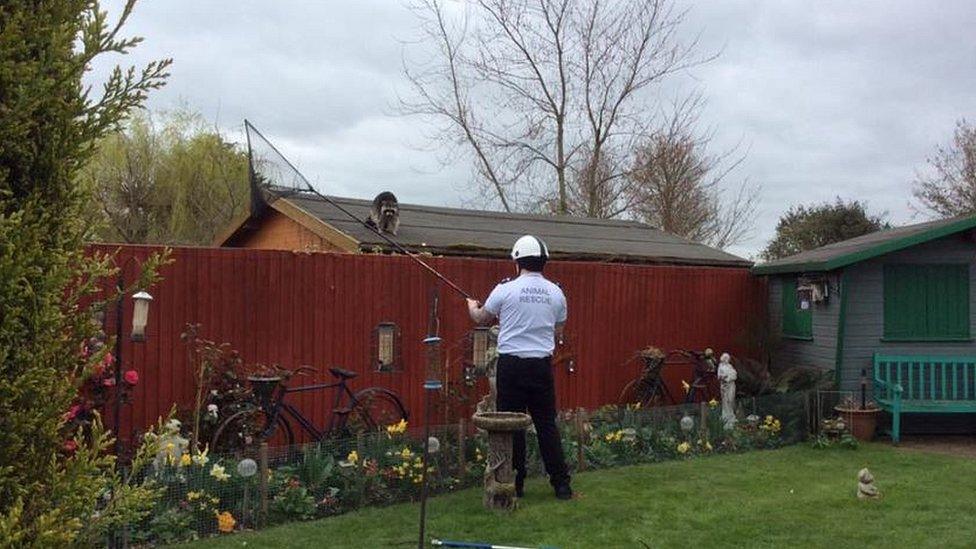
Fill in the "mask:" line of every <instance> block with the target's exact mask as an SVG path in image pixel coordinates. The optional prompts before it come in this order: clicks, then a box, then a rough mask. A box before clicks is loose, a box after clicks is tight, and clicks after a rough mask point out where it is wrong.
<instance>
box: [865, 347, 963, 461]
mask: <svg viewBox="0 0 976 549" xmlns="http://www.w3.org/2000/svg"><path fill="white" fill-rule="evenodd" d="M874 400H875V401H876V402H877V403H878V406H879V407H880V408H881V409H882V410H886V411H888V412H891V440H892V442H895V443H897V442H898V441H899V439H900V438H901V414H905V413H926V414H962V413H976V357H958V356H921V355H916V356H912V355H883V354H879V353H875V355H874Z"/></svg>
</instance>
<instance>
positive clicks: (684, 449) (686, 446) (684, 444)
mask: <svg viewBox="0 0 976 549" xmlns="http://www.w3.org/2000/svg"><path fill="white" fill-rule="evenodd" d="M688 450H691V444H688V443H687V442H682V443H681V444H679V445H678V453H679V454H687V453H688Z"/></svg>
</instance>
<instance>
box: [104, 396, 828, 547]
mask: <svg viewBox="0 0 976 549" xmlns="http://www.w3.org/2000/svg"><path fill="white" fill-rule="evenodd" d="M811 398H812V397H811V395H810V394H808V393H787V394H780V395H769V396H763V397H757V398H748V399H740V400H739V402H738V410H737V417H738V420H737V423H736V424H735V426H734V427H731V426H727V425H726V424H725V423H724V422H723V421H722V419H721V410H720V408H719V407H718V406H717V403H712V404H709V403H699V404H691V405H681V406H669V407H655V408H648V409H640V408H638V407H635V406H630V407H626V406H624V407H618V406H607V407H604V408H600V409H597V410H574V411H567V412H563V413H561V414H560V416H559V420H558V425H559V429H560V432H561V435H562V441H563V448H564V454H565V456H566V459H567V462H568V464H569V465H570V468H571V469H572V470H573V471H574V472H579V471H583V470H595V469H603V468H609V467H617V466H623V465H632V464H640V463H653V462H659V461H666V460H673V459H692V458H695V457H700V456H707V455H711V454H721V453H732V452H742V451H749V450H757V449H771V448H777V447H780V446H783V445H787V444H792V443H796V442H799V441H801V440H804V439H805V438H806V437H807V435H808V433H809V432H810V430H811V423H812V422H811V420H810V416H811ZM420 433H421V431H420V430H419V429H414V428H412V427H411V426H408V425H406V424H398V425H392V426H388V428H387V429H386V430H385V431H382V432H376V433H369V434H362V435H360V436H357V437H355V438H345V439H330V440H324V441H320V442H314V443H309V444H303V445H294V446H287V447H268V446H267V445H262V446H257V447H255V448H254V449H251V450H248V451H247V452H244V453H238V454H235V455H217V454H198V455H190V454H188V453H182V451H176V452H173V451H172V450H173V449H174V448H169V449H167V448H166V447H163V448H162V449H161V450H160V454H159V455H157V456H156V460H155V462H154V463H153V465H152V466H151V467H149V468H148V469H147V472H146V473H145V481H150V482H153V483H155V485H156V486H157V487H158V488H159V489H160V497H159V499H158V501H157V502H156V505H155V509H154V510H153V512H152V513H150V514H149V515H148V516H147V517H145V518H143V519H141V520H139V521H138V522H135V523H131V524H128V525H127V526H126V527H125V528H124V532H119V533H118V536H117V539H115V540H112V543H111V545H132V546H139V545H158V544H167V543H176V542H181V541H188V540H193V539H198V538H202V537H208V536H215V535H222V534H229V533H232V532H235V531H240V530H251V529H259V528H264V527H268V526H273V525H277V524H283V523H287V522H292V521H300V520H310V519H314V518H322V517H328V516H333V515H338V514H342V513H346V512H349V511H352V510H355V509H358V508H362V507H367V506H383V505H390V504H394V503H400V502H409V501H416V500H418V499H419V497H420V493H421V478H422V476H421V475H422V472H423V465H422V453H423V437H422V436H420ZM430 433H431V438H430V439H429V440H430V447H431V454H430V459H429V462H428V482H429V490H430V494H432V495H435V496H436V495H437V494H444V493H448V492H452V491H456V490H460V489H463V488H469V487H473V486H479V485H481V484H482V482H483V474H484V467H485V463H484V459H485V456H486V455H487V437H486V435H485V434H484V433H480V432H478V430H477V429H475V428H474V427H473V426H472V425H471V423H470V421H466V420H464V419H462V420H459V421H458V422H457V423H455V424H452V425H440V426H436V427H431V430H430ZM527 437H528V438H529V440H528V441H527V442H528V444H527V447H528V449H529V452H528V459H527V464H528V468H529V475H530V476H532V475H541V474H543V471H542V465H541V460H540V458H539V456H538V445H537V444H536V443H535V439H534V432H533V430H532V429H531V428H530V429H529V432H528V433H527ZM476 497H480V495H479V496H476Z"/></svg>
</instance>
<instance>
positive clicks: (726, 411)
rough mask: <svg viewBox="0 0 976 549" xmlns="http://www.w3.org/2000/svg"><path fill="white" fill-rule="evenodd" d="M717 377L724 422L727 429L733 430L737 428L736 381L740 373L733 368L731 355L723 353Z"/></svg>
mask: <svg viewBox="0 0 976 549" xmlns="http://www.w3.org/2000/svg"><path fill="white" fill-rule="evenodd" d="M716 375H717V376H718V380H719V383H720V387H721V390H722V422H723V423H724V424H725V428H726V429H731V428H732V427H734V426H735V380H736V378H737V377H738V373H737V372H736V371H735V368H734V367H733V366H732V357H730V356H729V353H722V357H721V358H720V359H719V364H718V373H717V374H716Z"/></svg>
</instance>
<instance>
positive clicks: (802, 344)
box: [769, 274, 840, 370]
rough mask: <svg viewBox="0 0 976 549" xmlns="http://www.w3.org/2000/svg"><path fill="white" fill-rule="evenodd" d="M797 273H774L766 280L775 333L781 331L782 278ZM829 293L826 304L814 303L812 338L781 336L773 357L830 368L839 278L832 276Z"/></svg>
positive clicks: (834, 338)
mask: <svg viewBox="0 0 976 549" xmlns="http://www.w3.org/2000/svg"><path fill="white" fill-rule="evenodd" d="M795 277H796V275H776V276H773V277H770V281H769V320H770V323H771V324H772V326H773V330H774V333H775V334H778V335H781V336H782V333H783V281H784V280H786V279H787V278H795ZM828 278H829V280H830V292H831V296H830V299H829V300H828V301H826V302H825V303H813V304H811V307H812V318H813V339H812V340H803V339H793V338H790V337H786V336H783V337H782V340H781V341H780V345H779V348H778V349H777V351H776V354H775V359H776V360H778V361H781V362H783V363H787V364H791V365H797V366H814V367H817V368H821V369H825V370H830V369H833V368H834V363H835V361H836V359H837V346H836V343H837V318H838V316H840V315H839V312H840V296H839V295H838V294H836V289H837V281H838V279H839V278H838V277H837V276H835V275H833V274H832V275H831V276H829V277H828Z"/></svg>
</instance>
